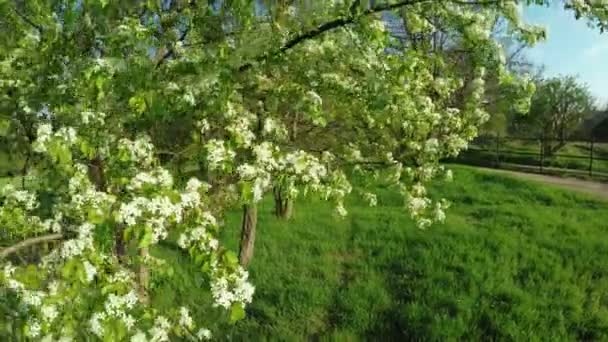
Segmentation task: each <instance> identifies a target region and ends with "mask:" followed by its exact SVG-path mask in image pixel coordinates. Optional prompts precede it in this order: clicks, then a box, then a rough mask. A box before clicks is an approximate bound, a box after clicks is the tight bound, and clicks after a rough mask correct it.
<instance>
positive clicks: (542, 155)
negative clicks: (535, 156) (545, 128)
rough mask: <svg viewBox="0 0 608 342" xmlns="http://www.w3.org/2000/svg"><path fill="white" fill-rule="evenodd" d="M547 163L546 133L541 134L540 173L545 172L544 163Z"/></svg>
mask: <svg viewBox="0 0 608 342" xmlns="http://www.w3.org/2000/svg"><path fill="white" fill-rule="evenodd" d="M544 163H545V134H544V133H543V134H541V136H540V173H543V164H544Z"/></svg>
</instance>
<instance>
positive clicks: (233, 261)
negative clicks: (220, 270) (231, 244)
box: [224, 251, 239, 267]
mask: <svg viewBox="0 0 608 342" xmlns="http://www.w3.org/2000/svg"><path fill="white" fill-rule="evenodd" d="M224 261H225V262H226V263H227V264H228V266H232V267H235V266H237V265H238V263H239V258H238V257H237V256H236V254H234V252H233V251H227V252H226V254H224Z"/></svg>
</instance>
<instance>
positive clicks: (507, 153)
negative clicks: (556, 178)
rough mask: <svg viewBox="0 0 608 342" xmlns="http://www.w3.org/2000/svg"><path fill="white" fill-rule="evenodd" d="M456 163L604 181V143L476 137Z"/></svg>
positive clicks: (607, 168)
mask: <svg viewBox="0 0 608 342" xmlns="http://www.w3.org/2000/svg"><path fill="white" fill-rule="evenodd" d="M456 161H458V162H463V163H466V164H474V165H480V166H487V167H495V168H511V169H521V170H525V171H532V172H540V173H547V174H560V175H572V176H579V177H581V176H582V177H592V178H599V179H606V180H608V141H595V140H593V139H589V140H568V139H566V140H562V139H554V138H546V137H541V138H538V139H535V138H526V137H514V136H500V135H494V136H489V135H486V136H480V137H478V138H477V139H476V140H475V141H473V143H472V144H471V145H470V147H469V149H468V150H467V151H465V152H463V153H462V154H461V155H460V156H459V157H458V158H457V159H456Z"/></svg>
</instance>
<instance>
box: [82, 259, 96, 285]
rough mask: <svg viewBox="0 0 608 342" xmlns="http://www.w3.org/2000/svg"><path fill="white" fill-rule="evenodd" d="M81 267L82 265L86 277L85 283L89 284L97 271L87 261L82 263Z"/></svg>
mask: <svg viewBox="0 0 608 342" xmlns="http://www.w3.org/2000/svg"><path fill="white" fill-rule="evenodd" d="M83 265H84V271H85V273H86V275H87V281H88V282H89V283H90V282H92V281H93V279H94V278H95V275H96V274H97V269H96V268H95V266H93V265H92V264H91V263H90V262H88V261H84V262H83Z"/></svg>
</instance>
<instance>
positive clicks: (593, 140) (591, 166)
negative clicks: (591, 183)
mask: <svg viewBox="0 0 608 342" xmlns="http://www.w3.org/2000/svg"><path fill="white" fill-rule="evenodd" d="M594 143H595V137H594V136H593V134H592V135H591V146H590V148H589V176H590V177H593V145H594Z"/></svg>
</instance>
